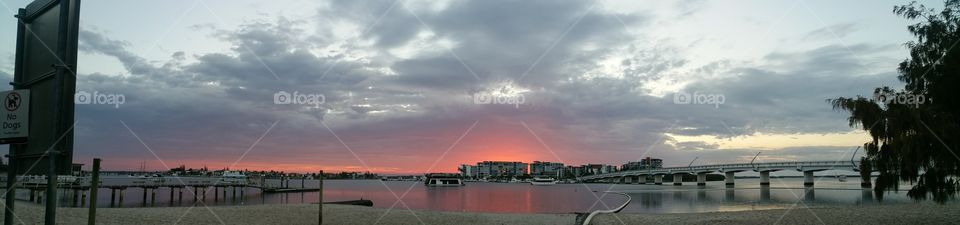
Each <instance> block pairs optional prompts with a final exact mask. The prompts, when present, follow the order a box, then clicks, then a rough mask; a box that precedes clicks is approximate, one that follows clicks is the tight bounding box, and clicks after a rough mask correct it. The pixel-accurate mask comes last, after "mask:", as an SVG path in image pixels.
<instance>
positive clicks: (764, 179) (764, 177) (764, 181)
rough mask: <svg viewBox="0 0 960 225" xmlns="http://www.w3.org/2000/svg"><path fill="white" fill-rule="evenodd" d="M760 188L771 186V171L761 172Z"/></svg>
mask: <svg viewBox="0 0 960 225" xmlns="http://www.w3.org/2000/svg"><path fill="white" fill-rule="evenodd" d="M760 186H770V171H761V172H760Z"/></svg>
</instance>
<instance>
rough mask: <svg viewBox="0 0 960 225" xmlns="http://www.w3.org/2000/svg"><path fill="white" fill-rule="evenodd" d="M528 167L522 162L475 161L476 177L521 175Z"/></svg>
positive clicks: (524, 173) (525, 172)
mask: <svg viewBox="0 0 960 225" xmlns="http://www.w3.org/2000/svg"><path fill="white" fill-rule="evenodd" d="M528 168H529V164H527V163H524V162H505V161H483V162H479V163H477V177H498V176H522V175H526V174H528V172H527V171H528Z"/></svg>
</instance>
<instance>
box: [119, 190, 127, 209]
mask: <svg viewBox="0 0 960 225" xmlns="http://www.w3.org/2000/svg"><path fill="white" fill-rule="evenodd" d="M126 190H127V188H121V189H120V199H119V200H117V207H123V191H126Z"/></svg>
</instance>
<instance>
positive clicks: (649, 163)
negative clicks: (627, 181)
mask: <svg viewBox="0 0 960 225" xmlns="http://www.w3.org/2000/svg"><path fill="white" fill-rule="evenodd" d="M657 168H663V160H662V159H655V158H650V157H647V158H645V159H642V160H640V161H639V162H627V163H626V164H623V165H622V166H620V170H646V169H657Z"/></svg>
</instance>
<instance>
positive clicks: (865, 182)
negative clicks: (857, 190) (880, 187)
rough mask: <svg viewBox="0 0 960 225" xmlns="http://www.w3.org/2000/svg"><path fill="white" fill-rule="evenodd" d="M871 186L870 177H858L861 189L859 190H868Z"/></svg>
mask: <svg viewBox="0 0 960 225" xmlns="http://www.w3.org/2000/svg"><path fill="white" fill-rule="evenodd" d="M872 186H873V183H872V182H870V176H869V175H868V176H865V177H864V176H861V177H860V187H861V188H868V189H869V188H870V187H872Z"/></svg>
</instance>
